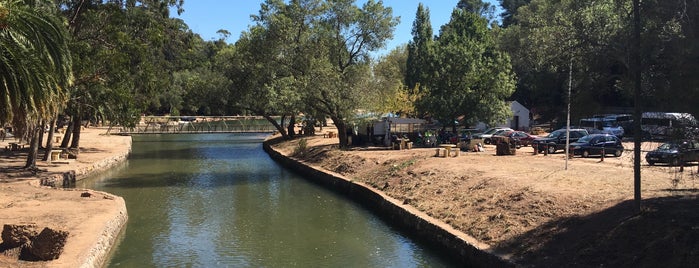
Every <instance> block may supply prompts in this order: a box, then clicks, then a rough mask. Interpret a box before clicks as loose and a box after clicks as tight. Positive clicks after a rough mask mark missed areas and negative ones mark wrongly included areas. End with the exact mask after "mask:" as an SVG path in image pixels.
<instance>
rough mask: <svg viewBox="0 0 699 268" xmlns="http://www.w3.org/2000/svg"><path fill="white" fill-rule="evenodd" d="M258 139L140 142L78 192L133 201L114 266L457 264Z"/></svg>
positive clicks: (192, 138)
mask: <svg viewBox="0 0 699 268" xmlns="http://www.w3.org/2000/svg"><path fill="white" fill-rule="evenodd" d="M262 138H264V136H262V135H259V134H210V135H209V134H207V135H159V136H155V135H152V136H147V135H144V136H140V137H139V136H134V142H133V149H132V154H131V157H130V159H129V160H128V161H127V162H126V163H124V164H123V165H121V166H120V167H117V168H114V169H112V170H110V171H108V172H106V173H104V174H99V175H96V176H94V177H93V178H89V179H87V180H83V181H81V182H79V183H78V185H77V187H81V188H82V187H85V188H93V189H97V190H101V191H107V192H110V193H114V194H117V195H119V196H122V197H124V199H125V200H126V205H127V209H128V212H129V221H128V224H127V227H126V230H125V233H124V235H123V236H122V239H121V242H120V243H119V245H118V247H117V248H116V250H115V252H114V255H113V257H112V259H111V261H110V262H109V266H110V267H450V266H455V264H454V263H450V262H449V260H447V259H445V258H443V257H441V256H440V255H438V254H436V253H435V252H433V251H430V250H429V249H426V248H424V247H423V246H421V245H419V244H417V243H415V242H414V241H412V240H410V239H409V238H406V236H405V235H404V234H402V233H400V232H398V231H397V230H395V229H393V228H391V227H390V226H387V225H386V224H385V223H384V222H383V221H381V220H380V219H378V218H377V217H376V216H375V215H372V214H371V213H370V212H369V211H367V210H365V209H364V208H362V207H360V206H358V205H356V204H355V203H353V202H351V201H349V200H347V199H345V198H344V197H342V196H339V195H337V194H335V193H332V192H330V191H327V190H325V189H323V188H320V187H319V186H317V185H315V184H312V183H309V182H307V181H306V180H304V179H303V178H301V177H299V175H297V174H295V173H293V172H291V171H288V170H286V169H284V168H282V167H281V166H279V165H277V164H276V163H275V162H274V161H273V160H271V159H270V158H269V156H268V155H267V154H266V153H265V152H264V151H263V150H262V144H261V142H262Z"/></svg>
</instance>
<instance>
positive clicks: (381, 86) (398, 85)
mask: <svg viewBox="0 0 699 268" xmlns="http://www.w3.org/2000/svg"><path fill="white" fill-rule="evenodd" d="M406 48H407V47H406V46H400V47H397V48H395V49H393V50H391V51H390V52H389V53H388V55H385V56H382V57H381V58H379V60H378V62H377V63H376V64H374V66H373V68H372V70H373V76H372V77H373V78H374V79H373V86H372V88H373V90H372V91H370V92H369V96H370V98H367V100H366V101H365V102H366V103H367V104H368V105H369V108H368V110H370V111H374V112H379V113H389V112H392V113H396V114H400V115H406V116H414V115H415V114H416V109H415V103H416V101H417V100H418V99H419V97H420V95H419V93H418V91H419V90H418V89H415V88H413V89H410V88H408V87H407V86H405V84H403V80H405V78H406V77H407V74H406V73H407V68H406V67H407V65H406V62H407V58H408V53H407V49H406Z"/></svg>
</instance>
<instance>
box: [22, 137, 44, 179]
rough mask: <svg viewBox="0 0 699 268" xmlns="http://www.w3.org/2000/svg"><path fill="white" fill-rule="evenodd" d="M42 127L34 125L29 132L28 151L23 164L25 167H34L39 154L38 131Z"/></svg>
mask: <svg viewBox="0 0 699 268" xmlns="http://www.w3.org/2000/svg"><path fill="white" fill-rule="evenodd" d="M41 129H42V128H40V127H34V128H33V129H32V130H31V132H30V133H29V140H30V142H29V144H30V145H29V153H28V154H27V163H26V165H24V168H26V169H36V158H37V155H38V154H39V135H38V134H39V131H40V130H41Z"/></svg>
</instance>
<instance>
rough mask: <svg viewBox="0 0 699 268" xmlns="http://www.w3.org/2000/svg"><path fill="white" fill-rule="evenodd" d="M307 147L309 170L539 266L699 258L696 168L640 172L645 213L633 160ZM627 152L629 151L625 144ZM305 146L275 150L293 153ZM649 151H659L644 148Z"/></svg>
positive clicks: (321, 143)
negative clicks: (636, 196)
mask: <svg viewBox="0 0 699 268" xmlns="http://www.w3.org/2000/svg"><path fill="white" fill-rule="evenodd" d="M303 139H306V140H307V143H308V149H307V151H306V155H305V156H304V157H302V159H303V160H304V161H306V162H307V163H310V164H311V165H314V166H317V167H322V168H324V169H326V170H330V171H334V172H337V173H340V174H342V175H344V176H345V177H347V178H349V179H351V180H354V181H358V182H363V183H366V184H368V185H371V186H373V187H374V188H376V189H379V190H381V191H383V192H385V193H386V194H388V195H389V196H391V197H393V198H396V199H398V200H403V203H405V204H410V205H412V206H414V207H415V208H417V209H419V210H421V211H423V212H425V213H427V214H428V215H430V216H432V217H435V218H437V219H439V220H442V221H444V222H446V223H448V224H450V225H451V226H453V227H454V228H456V229H458V230H460V231H462V232H465V233H466V234H468V235H471V236H473V237H475V238H476V239H478V240H480V241H482V242H484V243H486V244H489V245H490V246H491V247H492V248H493V249H495V250H496V251H497V252H500V254H502V255H504V256H509V257H510V258H512V259H513V260H515V261H516V262H518V263H521V264H531V265H537V266H541V265H543V266H554V267H555V266H562V265H565V266H570V265H573V266H599V265H605V266H607V265H612V266H636V265H638V264H640V265H642V266H689V264H691V263H697V262H698V261H699V246H698V244H697V243H696V242H695V241H699V240H697V239H699V216H698V215H699V210H697V209H699V201H698V200H699V199H698V198H697V197H698V196H699V191H698V190H699V180H698V179H699V176H698V175H697V171H698V167H697V166H693V167H689V168H686V169H685V171H684V172H679V171H678V169H677V168H674V167H657V166H654V167H650V166H647V165H644V166H643V167H642V197H643V199H644V202H643V207H644V211H643V213H641V214H640V215H639V214H636V213H634V210H633V206H632V204H633V202H632V200H633V187H634V186H633V185H634V184H633V166H632V162H633V157H632V152H631V151H627V152H625V153H624V155H622V157H619V158H614V157H607V158H605V159H604V161H600V160H601V159H600V158H599V157H596V158H587V159H583V158H578V157H576V158H574V159H571V160H569V163H568V169H567V170H565V169H564V167H565V157H564V156H563V154H560V153H559V154H553V155H548V156H544V155H542V154H539V155H533V150H532V148H531V147H524V148H522V149H520V150H518V152H517V155H514V156H496V155H495V148H494V147H492V146H486V149H487V151H486V152H479V153H473V152H468V153H462V154H461V156H458V157H451V158H441V157H434V155H435V149H433V148H414V149H411V150H401V151H397V150H385V149H383V148H355V149H352V150H349V151H340V150H338V149H337V148H336V147H337V140H336V139H328V138H323V136H322V133H320V134H318V135H316V136H313V137H303ZM625 146H626V148H627V149H629V150H630V149H631V148H632V146H633V145H632V144H625ZM297 147H298V139H297V140H294V141H288V142H284V143H281V144H277V145H275V148H276V149H278V150H281V151H283V152H285V153H287V154H289V155H292V154H293V152H294V150H296V149H297ZM644 147H652V145H644Z"/></svg>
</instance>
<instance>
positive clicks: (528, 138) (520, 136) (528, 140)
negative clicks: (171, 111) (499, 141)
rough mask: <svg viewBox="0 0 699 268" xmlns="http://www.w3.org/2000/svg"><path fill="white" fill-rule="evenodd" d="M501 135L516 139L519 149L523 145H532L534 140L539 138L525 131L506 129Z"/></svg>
mask: <svg viewBox="0 0 699 268" xmlns="http://www.w3.org/2000/svg"><path fill="white" fill-rule="evenodd" d="M493 136H495V135H493ZM500 136H504V137H508V138H510V139H512V140H514V142H515V144H517V149H519V148H520V147H522V146H529V145H531V144H532V141H533V140H534V139H536V138H537V137H536V136H532V135H530V134H529V133H527V132H524V131H505V132H503V133H501V134H500Z"/></svg>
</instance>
